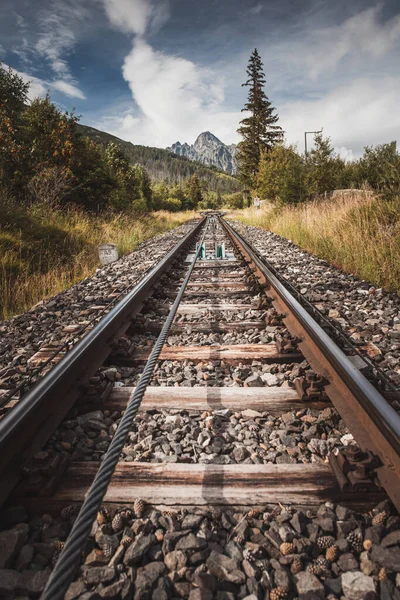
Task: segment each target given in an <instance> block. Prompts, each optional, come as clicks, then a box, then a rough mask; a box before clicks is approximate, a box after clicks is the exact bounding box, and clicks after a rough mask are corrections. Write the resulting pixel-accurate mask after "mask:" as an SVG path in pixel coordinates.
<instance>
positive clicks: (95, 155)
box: [0, 63, 241, 213]
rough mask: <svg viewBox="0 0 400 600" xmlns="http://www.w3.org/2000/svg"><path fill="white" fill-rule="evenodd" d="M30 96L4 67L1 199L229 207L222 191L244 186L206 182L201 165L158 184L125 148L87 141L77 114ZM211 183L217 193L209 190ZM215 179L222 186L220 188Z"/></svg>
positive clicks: (120, 207)
mask: <svg viewBox="0 0 400 600" xmlns="http://www.w3.org/2000/svg"><path fill="white" fill-rule="evenodd" d="M28 93H29V83H26V82H24V81H23V79H22V78H21V77H20V76H19V75H18V74H17V73H16V72H14V71H13V70H12V69H5V68H4V67H3V66H2V65H1V63H0V200H2V201H4V200H6V199H7V200H9V201H15V202H17V203H18V204H21V203H22V204H23V203H26V204H28V203H32V202H44V203H48V204H51V205H58V206H61V207H62V206H78V207H80V208H82V209H84V210H88V211H95V212H101V211H104V210H112V211H118V212H133V213H143V212H149V211H151V210H159V209H165V210H171V211H177V210H188V209H195V208H197V207H198V206H205V205H207V203H208V202H210V203H213V202H214V201H215V202H217V203H222V195H221V190H222V191H225V192H226V191H227V192H233V191H235V190H237V189H240V187H241V185H240V184H239V182H238V181H237V180H234V178H232V177H227V176H225V175H223V174H221V173H218V172H215V173H214V172H213V171H212V170H210V169H203V170H201V169H200V174H199V175H200V176H199V175H198V173H197V169H196V165H194V166H191V167H190V169H188V171H187V174H188V177H186V178H184V177H182V178H176V179H175V180H174V179H173V178H172V177H171V175H170V176H169V180H167V181H164V182H162V181H158V182H157V181H152V180H151V177H150V175H149V172H148V170H147V169H146V168H145V167H144V166H143V165H142V164H139V162H136V163H134V164H132V160H131V157H130V156H129V155H127V154H126V152H125V151H124V150H125V149H126V148H123V147H122V146H121V144H118V143H115V142H109V143H106V144H105V143H98V142H97V141H94V140H93V139H89V138H88V137H87V136H86V135H82V130H80V129H79V125H78V121H79V117H77V116H76V115H75V114H74V112H68V111H67V112H62V111H61V110H60V109H59V108H58V107H57V106H56V105H55V104H54V103H53V102H52V101H51V98H50V96H49V95H47V96H46V97H44V98H36V99H34V100H33V101H32V102H29V101H28ZM110 137H112V136H110ZM116 139H117V138H116ZM130 146H132V148H135V147H134V146H133V145H130ZM143 148H144V147H143ZM149 150H152V149H149ZM154 150H156V149H154ZM163 152H166V151H163ZM143 153H144V154H145V152H144V151H143ZM166 154H169V153H166ZM154 160H157V156H155V158H154ZM171 162H173V159H171ZM166 168H168V165H167V166H166ZM203 171H207V173H206V175H208V179H207V177H204V175H205V173H204V172H203ZM210 174H211V175H210ZM202 176H203V177H202ZM211 181H212V183H213V186H214V190H209V189H208V184H209V183H210V182H211ZM216 181H221V186H220V187H218V185H217V184H216ZM232 182H233V184H232Z"/></svg>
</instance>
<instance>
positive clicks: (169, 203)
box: [163, 196, 182, 212]
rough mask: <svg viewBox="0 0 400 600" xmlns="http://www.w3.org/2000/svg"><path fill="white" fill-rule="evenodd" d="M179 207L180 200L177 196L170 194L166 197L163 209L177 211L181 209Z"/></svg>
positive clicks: (180, 204)
mask: <svg viewBox="0 0 400 600" xmlns="http://www.w3.org/2000/svg"><path fill="white" fill-rule="evenodd" d="M181 208H182V202H181V201H180V200H179V198H174V197H172V196H169V198H167V199H166V201H165V202H164V206H163V210H168V211H170V212H178V211H180V210H181Z"/></svg>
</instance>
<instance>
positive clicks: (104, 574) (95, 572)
mask: <svg viewBox="0 0 400 600" xmlns="http://www.w3.org/2000/svg"><path fill="white" fill-rule="evenodd" d="M114 577H115V570H114V569H113V568H112V567H93V568H91V569H86V571H85V573H84V578H85V581H86V583H87V584H88V585H97V584H98V583H103V584H104V583H109V582H110V581H112V580H113V579H114Z"/></svg>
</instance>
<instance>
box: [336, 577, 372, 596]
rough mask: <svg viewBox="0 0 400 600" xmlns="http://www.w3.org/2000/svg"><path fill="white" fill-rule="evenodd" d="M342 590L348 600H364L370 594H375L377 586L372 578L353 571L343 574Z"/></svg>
mask: <svg viewBox="0 0 400 600" xmlns="http://www.w3.org/2000/svg"><path fill="white" fill-rule="evenodd" d="M342 589H343V593H344V596H345V598H346V600H364V599H365V596H366V595H367V594H368V593H370V592H375V584H374V580H373V578H372V577H368V575H364V573H361V571H352V572H349V573H343V575H342Z"/></svg>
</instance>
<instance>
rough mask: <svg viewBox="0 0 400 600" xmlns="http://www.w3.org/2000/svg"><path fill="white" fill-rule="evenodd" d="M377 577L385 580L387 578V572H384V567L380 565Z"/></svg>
mask: <svg viewBox="0 0 400 600" xmlns="http://www.w3.org/2000/svg"><path fill="white" fill-rule="evenodd" d="M378 579H379V581H385V579H387V572H386V569H385V567H382V568H381V569H380V570H379V573H378Z"/></svg>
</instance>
